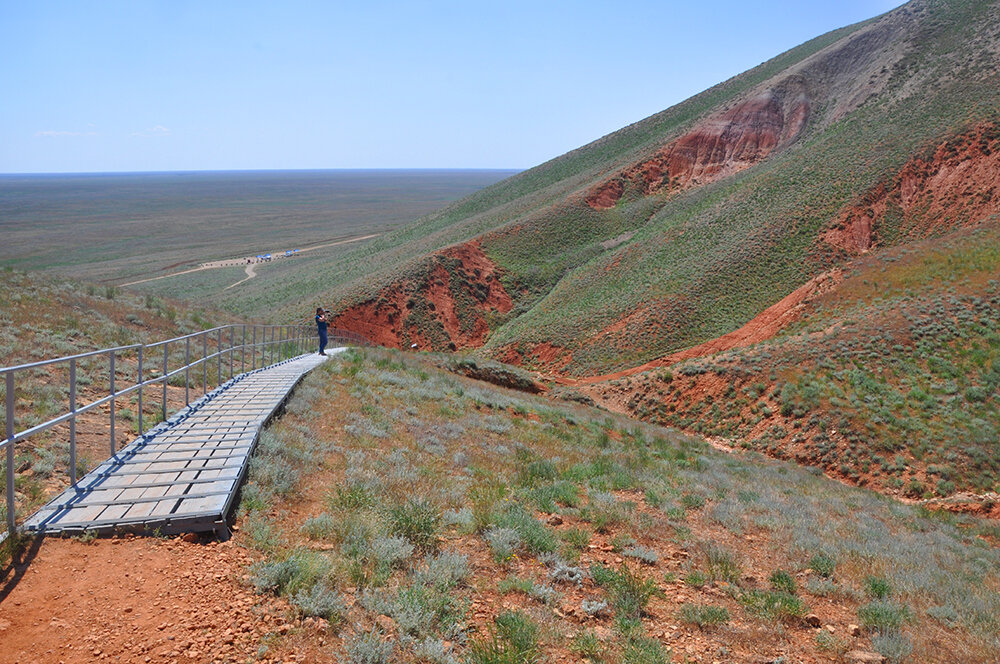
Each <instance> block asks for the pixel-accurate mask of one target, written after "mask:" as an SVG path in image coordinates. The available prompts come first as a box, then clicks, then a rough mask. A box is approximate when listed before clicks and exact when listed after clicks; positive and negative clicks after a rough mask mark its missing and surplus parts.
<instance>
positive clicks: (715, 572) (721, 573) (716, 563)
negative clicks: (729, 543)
mask: <svg viewBox="0 0 1000 664" xmlns="http://www.w3.org/2000/svg"><path fill="white" fill-rule="evenodd" d="M704 555H705V574H706V575H707V577H708V580H709V581H712V582H717V581H726V582H728V583H736V582H737V581H739V580H740V573H741V572H740V565H739V563H738V562H736V558H735V556H733V554H732V553H731V552H730V551H727V550H726V549H724V548H722V547H720V546H715V545H713V544H709V545H708V546H706V547H705V548H704Z"/></svg>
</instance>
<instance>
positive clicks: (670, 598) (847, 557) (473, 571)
mask: <svg viewBox="0 0 1000 664" xmlns="http://www.w3.org/2000/svg"><path fill="white" fill-rule="evenodd" d="M323 403H326V404H331V403H336V404H338V407H337V408H323V407H322V406H321V405H320V404H323ZM995 536H996V532H995V529H991V527H990V525H989V524H988V523H987V522H982V521H977V520H974V519H971V518H967V517H961V518H959V517H952V516H949V515H944V516H942V515H937V514H933V513H927V512H925V511H923V510H920V509H917V508H912V507H908V506H904V505H900V504H898V503H895V502H892V501H889V500H886V499H884V498H881V497H879V496H877V495H875V494H872V493H870V492H867V491H864V490H859V489H853V488H850V487H845V486H843V485H840V484H838V483H836V482H831V481H829V480H827V479H825V478H823V477H820V476H817V475H814V474H812V473H810V472H807V471H806V470H803V469H801V468H796V467H793V466H789V465H786V464H784V463H781V462H775V461H769V460H766V459H763V458H761V457H759V456H758V455H755V454H752V453H735V454H723V453H720V452H717V451H714V450H712V449H711V448H709V447H708V446H707V445H705V444H704V443H702V442H700V441H697V440H695V439H692V438H688V437H686V436H684V435H681V434H678V433H676V432H673V431H670V430H666V429H660V428H657V427H653V426H649V425H643V424H639V423H636V422H634V421H628V420H625V419H619V418H617V417H614V416H609V415H607V414H606V413H602V412H600V411H596V410H593V409H590V408H584V407H578V406H568V405H565V404H558V403H555V402H551V401H546V400H543V399H541V398H538V397H532V396H529V395H524V394H519V393H514V392H509V391H504V390H501V389H499V388H493V387H490V386H486V385H484V384H482V383H476V382H474V381H470V380H468V379H465V378H461V377H457V376H454V375H449V374H446V373H443V372H441V371H439V370H438V369H436V368H435V367H433V366H432V365H431V364H430V363H428V362H427V361H426V360H424V359H421V358H420V357H419V356H410V355H404V354H401V353H399V352H394V351H383V350H377V351H351V352H349V353H346V354H344V355H341V356H338V357H337V358H335V359H332V360H331V361H329V362H328V363H327V364H326V365H324V366H323V367H321V368H320V369H317V370H316V371H315V372H313V373H312V374H311V375H310V376H308V377H307V378H306V379H305V381H304V382H303V384H302V385H301V386H300V388H298V390H297V391H296V393H295V394H294V395H293V397H292V399H291V401H290V403H289V405H288V409H287V412H286V414H285V416H284V417H283V419H282V420H281V421H280V422H279V423H277V424H276V425H274V426H273V427H272V428H271V429H270V431H269V432H268V433H266V434H265V437H264V439H263V440H262V446H261V448H260V449H259V452H258V455H257V456H256V457H255V458H254V460H253V465H252V467H251V472H250V481H249V484H248V485H247V486H246V488H245V489H244V490H243V495H242V498H241V502H240V517H239V530H238V533H237V541H239V542H241V543H243V544H244V545H245V546H247V547H250V548H251V549H253V550H255V551H256V552H257V556H258V557H259V562H257V563H255V564H254V565H253V566H252V567H251V568H250V569H249V570H248V575H247V577H246V582H247V583H249V584H251V585H252V587H254V588H255V589H256V590H257V592H259V593H262V594H267V595H270V594H273V595H278V596H280V597H282V598H284V599H285V600H286V601H287V602H288V607H289V608H288V611H289V613H290V615H291V616H297V620H296V621H295V622H294V624H293V626H292V629H291V630H288V631H286V632H284V633H283V634H275V635H274V638H273V640H271V641H269V642H268V643H267V644H265V648H264V649H263V650H262V651H261V653H260V656H262V657H265V656H266V657H274V658H281V657H283V656H285V655H287V654H288V653H291V652H298V653H300V654H304V655H306V656H307V658H308V659H309V660H310V661H346V662H352V663H361V662H466V663H469V664H479V663H486V662H533V661H557V660H560V659H562V658H567V657H570V656H571V653H572V654H573V655H572V656H573V657H576V658H582V659H589V660H590V661H594V662H620V663H622V664H638V663H640V662H642V663H650V662H667V661H690V660H691V659H703V660H704V659H709V660H710V659H712V658H719V657H724V658H727V659H733V660H734V661H751V660H753V659H754V658H755V657H768V658H777V657H784V658H787V659H794V660H795V661H826V660H827V659H828V658H829V657H830V656H836V655H838V654H842V653H844V652H845V651H847V650H850V649H860V650H868V649H875V650H877V651H880V652H882V653H884V654H885V655H887V656H888V657H889V658H890V661H893V662H900V661H903V660H905V659H906V658H907V656H908V655H909V656H911V657H912V658H913V659H912V661H926V662H934V661H940V662H944V661H955V660H956V659H958V660H961V661H968V662H977V661H983V662H985V661H988V660H989V658H990V657H992V654H993V653H994V652H995V650H996V648H997V647H998V646H1000V643H998V642H997V640H996V635H997V633H998V627H1000V626H998V624H997V615H1000V611H998V609H1000V606H997V605H996V601H997V597H998V594H997V593H996V592H995V589H996V586H997V583H998V581H1000V579H998V578H997V576H996V570H997V569H998V568H1000V567H998V563H1000V560H998V559H997V554H996V549H995V548H991V547H990V546H989V545H988V544H987V542H985V541H984V540H983V538H984V537H995ZM942 570H947V571H946V572H943V571H942ZM813 624H815V625H818V627H819V628H816V627H812V626H810V625H813ZM852 624H853V625H856V626H857V636H854V635H852V632H851V625H852ZM911 653H912V654H911Z"/></svg>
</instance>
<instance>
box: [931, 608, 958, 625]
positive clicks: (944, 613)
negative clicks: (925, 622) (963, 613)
mask: <svg viewBox="0 0 1000 664" xmlns="http://www.w3.org/2000/svg"><path fill="white" fill-rule="evenodd" d="M927 615H929V616H930V617H931V618H934V619H936V620H940V621H941V622H943V623H945V624H947V625H948V626H949V627H950V626H952V625H954V624H956V623H957V622H958V619H959V615H958V612H957V611H955V609H953V608H952V607H950V606H947V605H945V606H932V607H930V608H929V609H927Z"/></svg>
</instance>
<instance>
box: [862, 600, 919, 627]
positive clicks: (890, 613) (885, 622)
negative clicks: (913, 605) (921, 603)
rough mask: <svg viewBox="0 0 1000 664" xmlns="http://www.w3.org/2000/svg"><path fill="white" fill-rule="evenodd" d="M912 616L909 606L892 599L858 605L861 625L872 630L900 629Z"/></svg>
mask: <svg viewBox="0 0 1000 664" xmlns="http://www.w3.org/2000/svg"><path fill="white" fill-rule="evenodd" d="M911 618H912V613H911V612H910V609H909V607H907V606H905V605H903V604H900V603H898V602H893V601H891V600H884V599H877V600H874V601H871V602H869V603H867V604H865V605H863V606H860V607H858V620H859V621H860V622H861V626H862V627H864V628H865V629H867V630H869V631H872V632H893V631H898V630H899V629H900V628H901V627H902V626H903V624H904V623H906V622H908V621H909V620H910V619H911Z"/></svg>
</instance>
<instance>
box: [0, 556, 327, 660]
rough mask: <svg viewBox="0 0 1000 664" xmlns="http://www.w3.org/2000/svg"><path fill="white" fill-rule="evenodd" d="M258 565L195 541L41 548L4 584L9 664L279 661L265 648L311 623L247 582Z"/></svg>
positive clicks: (3, 628)
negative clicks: (261, 649) (250, 568)
mask: <svg viewBox="0 0 1000 664" xmlns="http://www.w3.org/2000/svg"><path fill="white" fill-rule="evenodd" d="M187 539H191V540H194V541H187ZM251 561H252V555H251V554H250V553H248V552H247V551H246V550H245V549H243V548H242V547H240V546H238V545H237V544H236V543H235V542H233V541H229V542H216V541H209V542H205V543H201V542H200V541H198V540H197V539H196V538H194V537H191V536H188V537H187V538H173V539H157V538H141V537H128V538H125V539H99V540H95V541H93V542H90V543H86V542H82V541H79V540H75V539H54V538H48V539H45V540H43V541H42V542H40V543H35V545H34V546H33V547H32V548H31V549H29V551H28V552H27V553H26V555H25V556H24V557H22V559H21V561H20V562H19V563H18V564H16V565H15V566H14V567H13V568H10V569H8V570H6V572H5V575H4V577H3V578H2V585H0V642H2V643H3V647H2V648H0V662H11V663H17V664H31V663H35V662H38V663H42V662H45V663H49V662H65V663H66V664H71V663H74V662H103V661H107V662H144V663H146V662H237V661H251V660H255V661H270V660H269V659H268V658H266V657H264V658H261V659H260V660H258V659H257V656H258V648H259V647H260V645H261V644H264V643H266V642H267V641H268V640H269V639H273V638H274V637H275V636H276V635H282V634H286V633H288V632H289V631H291V630H292V629H297V630H302V629H305V628H306V626H305V625H303V624H302V623H301V622H297V621H295V620H294V618H293V616H292V614H291V612H290V611H289V610H288V607H287V605H282V604H281V603H280V602H278V601H277V600H272V599H269V598H267V597H262V596H258V595H256V594H254V593H253V591H252V590H250V589H249V588H248V587H246V586H244V585H242V584H241V583H240V578H241V576H242V575H243V574H244V570H245V568H246V566H247V565H248V564H249V563H250V562H251ZM319 638H322V636H321V637H319ZM291 655H292V656H294V655H295V653H294V652H293V653H291ZM303 661H305V660H303Z"/></svg>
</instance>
